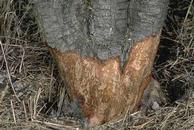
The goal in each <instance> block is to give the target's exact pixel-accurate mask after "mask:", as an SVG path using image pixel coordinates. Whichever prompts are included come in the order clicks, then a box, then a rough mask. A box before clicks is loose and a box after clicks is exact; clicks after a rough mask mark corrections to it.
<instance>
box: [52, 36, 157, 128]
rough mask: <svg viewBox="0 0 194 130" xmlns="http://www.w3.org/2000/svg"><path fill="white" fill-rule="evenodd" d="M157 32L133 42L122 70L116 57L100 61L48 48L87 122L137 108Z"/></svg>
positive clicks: (148, 70) (105, 119) (144, 86)
mask: <svg viewBox="0 0 194 130" xmlns="http://www.w3.org/2000/svg"><path fill="white" fill-rule="evenodd" d="M158 43H159V34H158V35H152V36H149V37H146V38H144V39H143V40H141V41H138V42H136V43H134V46H133V47H132V48H131V49H130V51H129V56H128V60H127V61H126V63H125V66H124V68H123V69H122V70H121V68H120V61H119V58H118V57H113V58H111V59H107V60H99V59H97V58H93V57H84V56H80V55H79V54H78V53H76V52H75V51H67V52H63V53H62V52H60V51H58V50H57V49H54V48H50V52H51V53H52V55H53V56H54V58H55V59H56V61H57V63H58V67H59V70H60V74H61V76H62V78H63V80H64V82H65V83H66V85H67V88H68V91H69V94H70V96H71V98H72V99H76V100H78V102H79V105H80V107H81V110H82V112H83V115H84V116H85V117H86V118H87V119H88V122H89V125H91V126H93V125H99V124H102V123H105V122H107V121H110V120H113V119H118V118H120V117H121V116H122V115H124V114H126V112H127V110H128V108H129V111H130V112H133V111H136V110H137V109H138V106H139V103H140V101H141V98H142V95H143V92H144V89H145V88H146V87H147V86H148V84H149V82H150V80H151V76H150V74H151V69H152V65H153V60H154V57H155V55H156V51H157V47H158Z"/></svg>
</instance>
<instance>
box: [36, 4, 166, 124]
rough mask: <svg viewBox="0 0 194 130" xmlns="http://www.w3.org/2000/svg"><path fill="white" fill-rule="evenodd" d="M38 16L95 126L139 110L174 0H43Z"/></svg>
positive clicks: (73, 94)
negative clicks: (171, 0)
mask: <svg viewBox="0 0 194 130" xmlns="http://www.w3.org/2000/svg"><path fill="white" fill-rule="evenodd" d="M34 3H35V6H36V8H37V12H38V13H37V14H38V15H37V17H39V18H38V19H39V21H40V25H41V27H43V33H44V35H45V39H46V41H47V43H48V46H49V50H50V52H51V53H52V55H53V57H54V58H55V59H56V62H57V63H58V67H59V70H60V74H61V76H62V78H63V80H64V82H65V83H66V86H67V88H68V90H69V93H70V95H71V98H72V100H76V101H78V103H79V106H80V109H81V110H82V113H83V115H84V117H85V118H86V119H87V120H88V122H89V125H98V124H102V123H105V122H107V121H110V120H113V119H117V118H120V117H121V116H122V115H123V114H125V113H126V112H127V110H129V111H130V112H133V111H135V110H137V108H138V106H139V103H140V101H141V97H142V94H143V92H144V89H145V88H146V87H147V86H148V84H149V82H150V80H151V77H150V74H151V68H152V64H153V60H154V57H155V54H156V51H157V47H158V43H159V36H160V31H161V28H162V24H163V21H164V18H165V15H166V11H167V5H168V0H37V1H35V0H34Z"/></svg>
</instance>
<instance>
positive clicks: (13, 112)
mask: <svg viewBox="0 0 194 130" xmlns="http://www.w3.org/2000/svg"><path fill="white" fill-rule="evenodd" d="M11 109H12V114H13V120H14V123H15V124H16V118H15V111H14V107H13V102H12V100H11Z"/></svg>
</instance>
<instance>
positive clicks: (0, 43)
mask: <svg viewBox="0 0 194 130" xmlns="http://www.w3.org/2000/svg"><path fill="white" fill-rule="evenodd" d="M0 45H1V50H2V53H3V58H4V61H5V65H6V70H7V75H8V78H9V82H10V85H11V88H12V90H13V93H14V95H15V97H16V99H17V100H18V101H19V102H21V100H20V99H19V98H18V96H17V94H16V91H15V89H14V87H13V84H12V79H11V75H10V72H9V67H8V63H7V59H6V57H5V52H4V49H3V45H2V42H1V41H0Z"/></svg>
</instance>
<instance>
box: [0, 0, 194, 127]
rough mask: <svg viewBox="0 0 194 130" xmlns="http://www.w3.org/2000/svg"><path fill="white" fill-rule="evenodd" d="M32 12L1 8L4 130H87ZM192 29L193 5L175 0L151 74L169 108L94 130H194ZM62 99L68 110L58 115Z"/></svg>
mask: <svg viewBox="0 0 194 130" xmlns="http://www.w3.org/2000/svg"><path fill="white" fill-rule="evenodd" d="M32 7H33V6H32V4H30V3H29V2H28V1H26V0H20V1H17V0H15V1H12V0H2V1H1V2H0V128H2V129H3V128H5V129H8V128H12V129H70V130H71V129H78V128H79V129H83V126H81V125H80V124H82V120H81V119H80V118H79V117H78V116H77V115H76V113H74V112H73V111H71V110H70V109H69V108H71V105H70V104H69V103H68V94H67V93H66V90H65V89H63V83H62V81H61V79H60V76H59V75H58V70H57V68H56V65H55V62H54V61H53V59H52V58H51V56H50V54H49V52H48V50H47V48H46V46H45V44H44V42H43V39H42V37H41V33H40V32H41V30H40V28H38V26H37V23H36V20H35V17H34V15H33V11H32ZM193 23H194V2H193V0H171V2H170V5H169V11H168V16H167V19H166V22H165V25H164V28H163V33H162V35H161V42H160V46H159V49H158V53H157V56H156V59H155V64H154V68H153V77H154V78H155V79H157V80H158V81H159V82H160V84H161V87H162V91H163V92H164V94H165V95H166V97H167V99H168V100H167V103H166V104H164V105H163V106H162V107H160V108H159V109H157V110H151V109H150V110H148V112H146V113H143V112H142V111H137V112H136V113H133V114H126V116H125V117H124V118H123V119H121V120H120V121H116V122H114V123H107V124H105V125H103V126H98V127H96V128H93V129H96V130H103V129H104V130H105V129H110V130H114V129H115V130H116V129H126V130H127V129H135V130H136V129H146V130H155V129H156V130H157V129H163V130H167V129H168V130H171V129H176V130H184V129H185V130H191V129H194V125H193V124H194V93H193V89H194V65H193V64H194V48H193V47H194V40H193V39H194V26H193ZM62 94H65V97H66V98H65V101H64V102H65V103H64V104H66V105H65V106H64V107H63V109H62V112H61V113H62V114H59V111H60V109H58V108H57V106H58V105H59V101H61V100H60V97H62V96H61V95H62ZM84 129H86V128H84Z"/></svg>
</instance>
